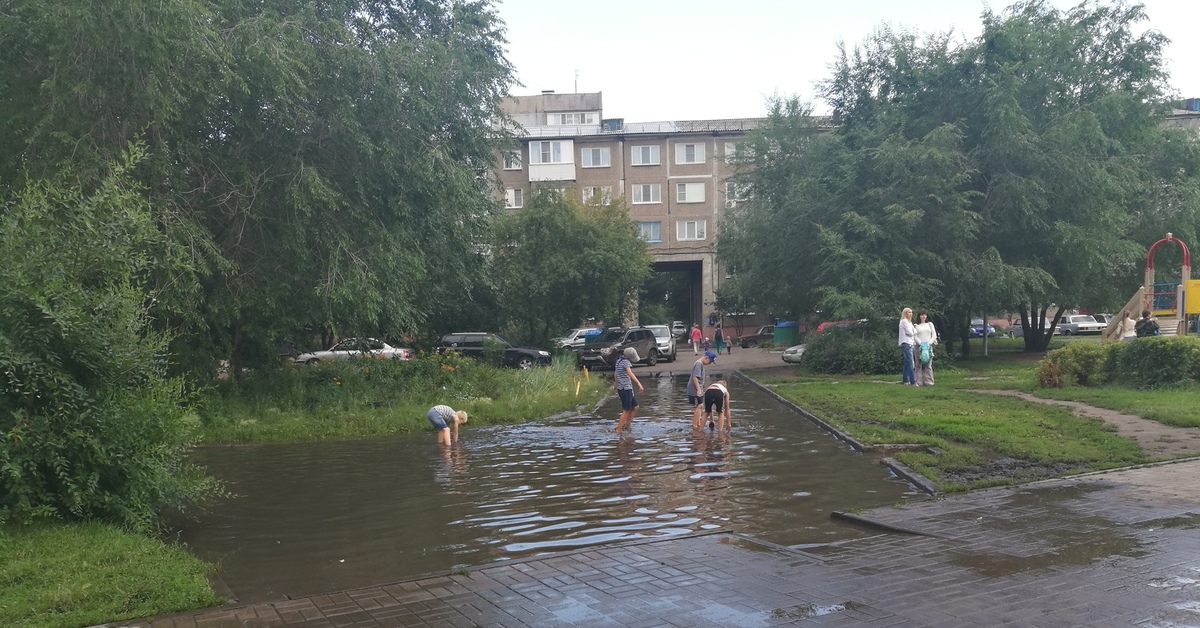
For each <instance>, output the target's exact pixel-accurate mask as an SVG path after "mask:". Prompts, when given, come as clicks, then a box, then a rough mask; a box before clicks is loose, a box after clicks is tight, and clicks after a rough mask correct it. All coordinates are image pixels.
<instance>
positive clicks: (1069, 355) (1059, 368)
mask: <svg viewBox="0 0 1200 628" xmlns="http://www.w3.org/2000/svg"><path fill="white" fill-rule="evenodd" d="M1112 350H1113V345H1112V344H1110V343H1095V342H1073V343H1071V344H1068V345H1067V346H1065V347H1063V348H1061V349H1055V350H1054V351H1051V352H1050V353H1048V354H1046V357H1045V358H1043V359H1042V360H1041V361H1040V362H1039V363H1038V365H1037V369H1036V371H1035V375H1036V378H1037V382H1038V385H1039V386H1042V387H1043V388H1058V387H1060V386H1062V385H1063V384H1064V383H1071V384H1077V385H1079V386H1087V385H1089V384H1092V383H1098V384H1102V383H1104V382H1106V381H1108V380H1109V379H1110V367H1109V364H1110V363H1111V361H1112Z"/></svg>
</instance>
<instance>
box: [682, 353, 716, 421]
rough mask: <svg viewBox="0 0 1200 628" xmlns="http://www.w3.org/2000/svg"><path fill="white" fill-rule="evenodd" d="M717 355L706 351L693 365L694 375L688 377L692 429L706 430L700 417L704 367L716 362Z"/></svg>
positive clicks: (702, 400)
mask: <svg viewBox="0 0 1200 628" xmlns="http://www.w3.org/2000/svg"><path fill="white" fill-rule="evenodd" d="M716 360H717V354H716V353H713V352H712V351H711V350H709V351H705V352H704V355H702V356H700V359H699V360H696V363H695V364H693V365H692V374H691V375H690V376H689V377H688V385H687V396H688V403H689V404H691V406H692V429H693V430H699V429H703V428H704V421H703V420H701V419H702V417H701V415H700V410H701V404H702V403H703V402H704V392H703V391H704V367H705V366H708V365H709V364H712V363H713V362H716Z"/></svg>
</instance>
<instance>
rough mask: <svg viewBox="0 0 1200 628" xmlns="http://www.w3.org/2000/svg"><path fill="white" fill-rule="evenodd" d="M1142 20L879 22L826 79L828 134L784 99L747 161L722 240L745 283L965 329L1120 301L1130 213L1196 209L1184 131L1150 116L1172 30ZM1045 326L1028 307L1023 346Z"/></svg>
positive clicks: (1181, 213) (1016, 11)
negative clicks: (964, 25)
mask: <svg viewBox="0 0 1200 628" xmlns="http://www.w3.org/2000/svg"><path fill="white" fill-rule="evenodd" d="M1144 19H1145V15H1144V13H1143V12H1142V9H1141V7H1140V6H1133V7H1130V6H1126V5H1124V4H1121V3H1117V4H1112V5H1102V4H1084V5H1080V6H1078V7H1076V8H1074V9H1071V10H1070V11H1067V12H1061V11H1058V10H1055V9H1053V8H1050V7H1048V6H1047V5H1046V4H1045V3H1044V2H1040V1H1036V0H1035V1H1030V2H1022V3H1018V4H1015V5H1013V6H1012V7H1010V8H1009V9H1007V10H1006V11H1005V12H1004V13H1003V14H994V13H992V12H990V11H987V12H985V13H984V15H983V21H984V32H983V34H982V35H981V36H980V37H979V38H977V39H975V40H971V41H966V42H963V43H962V44H960V45H952V43H951V39H950V37H949V35H939V36H933V37H930V38H928V39H926V40H925V41H918V39H917V37H916V36H915V35H913V34H911V33H906V32H893V31H891V30H890V29H887V28H884V29H880V30H879V31H877V32H876V33H875V34H873V35H872V36H871V37H870V38H869V39H868V40H867V41H866V42H865V43H864V44H863V45H862V46H860V47H858V48H855V49H854V50H853V51H852V52H847V51H845V50H843V51H842V53H841V55H840V58H839V59H838V60H837V61H836V63H835V64H834V72H833V76H832V77H831V78H830V79H828V80H827V81H825V82H824V83H823V84H822V85H821V95H822V96H823V97H824V98H825V99H826V100H827V101H828V102H829V103H830V104H831V105H832V106H833V118H832V121H833V122H834V123H835V130H834V131H833V132H832V133H830V134H829V135H828V136H825V137H820V136H816V135H815V134H814V132H813V129H814V128H815V127H816V121H815V120H814V119H813V118H812V117H811V116H810V115H809V112H808V111H807V109H806V108H804V107H802V106H800V105H799V104H797V103H795V102H794V101H783V102H781V103H777V104H776V105H775V107H774V110H773V113H772V116H771V124H770V125H769V127H768V129H767V130H766V131H764V132H763V133H762V134H761V136H760V137H759V138H758V139H757V140H756V143H755V147H756V152H755V155H754V161H753V166H754V168H753V170H752V171H750V172H748V173H747V174H746V175H745V176H746V178H747V180H748V181H749V182H750V183H751V184H752V185H753V188H754V190H755V195H756V197H755V199H754V201H753V202H751V203H750V204H748V206H747V207H746V208H745V210H744V211H743V212H739V213H738V214H735V215H734V224H733V225H732V227H731V228H730V229H727V233H728V234H730V237H729V242H726V241H724V239H723V241H722V248H721V251H722V255H727V256H729V257H727V258H726V259H730V260H734V261H736V262H737V264H738V271H739V274H741V273H742V272H743V268H748V269H749V270H750V273H751V274H752V275H753V277H750V278H748V279H750V282H751V283H752V284H759V283H762V282H763V281H765V280H766V273H765V272H764V271H767V272H769V270H770V269H771V268H782V269H787V270H785V271H784V272H785V275H784V277H785V278H787V279H790V281H789V282H788V285H789V288H790V290H789V291H791V292H794V293H796V294H799V295H805V297H806V301H804V302H797V305H800V306H805V305H809V304H811V305H812V306H813V307H815V308H820V309H822V310H824V311H827V312H830V313H831V314H832V315H835V316H839V317H842V316H844V317H847V318H851V317H860V316H868V317H874V316H889V317H895V316H896V315H897V313H898V312H899V310H900V308H901V307H902V306H905V305H908V306H912V307H914V308H917V307H919V308H923V309H926V310H929V311H930V312H931V313H932V314H933V315H934V316H935V317H938V318H939V320H947V321H949V322H950V323H952V325H953V326H952V328H950V329H944V330H943V331H945V332H950V333H952V334H954V333H957V334H959V335H961V336H962V338H963V341H964V348H966V347H968V346H969V345H966V344H965V342H966V333H967V321H968V320H969V318H970V315H971V313H978V312H983V311H996V310H997V309H1010V310H1018V311H1021V312H1022V314H1023V316H1022V319H1023V320H1025V321H1027V320H1029V319H1030V318H1033V319H1035V320H1037V319H1040V316H1037V315H1035V316H1034V317H1030V316H1029V313H1030V312H1031V311H1036V312H1038V314H1040V315H1044V314H1046V313H1047V312H1048V310H1047V308H1048V306H1049V304H1051V303H1057V304H1059V305H1060V306H1063V305H1076V304H1078V305H1082V306H1096V305H1101V304H1108V303H1113V302H1123V301H1124V300H1125V298H1126V297H1127V295H1128V293H1129V292H1131V291H1132V289H1133V287H1134V286H1136V285H1137V281H1138V280H1137V278H1136V277H1132V276H1130V275H1129V273H1128V270H1129V266H1130V265H1129V260H1131V259H1137V257H1138V251H1139V250H1144V248H1142V247H1144V246H1145V244H1142V243H1139V242H1138V241H1135V240H1134V239H1132V237H1131V236H1132V235H1133V234H1135V233H1136V232H1138V231H1139V230H1141V228H1140V227H1139V222H1142V223H1144V222H1152V223H1154V224H1156V225H1161V216H1162V214H1161V212H1160V210H1159V209H1158V207H1159V206H1160V205H1163V204H1165V205H1167V206H1168V207H1169V208H1170V210H1169V213H1171V214H1172V215H1174V216H1175V217H1180V218H1185V219H1188V220H1190V224H1195V222H1196V221H1195V217H1196V214H1195V212H1196V211H1197V210H1196V208H1195V206H1193V207H1192V208H1190V209H1189V208H1186V207H1185V204H1186V202H1185V201H1183V199H1190V198H1195V194H1196V190H1197V180H1198V179H1197V176H1196V173H1197V168H1196V163H1197V162H1195V161H1193V160H1192V158H1193V157H1194V155H1195V149H1194V148H1188V147H1192V146H1194V145H1195V139H1194V138H1185V137H1184V136H1183V135H1182V134H1180V133H1178V132H1176V131H1171V130H1167V129H1163V128H1162V127H1161V126H1160V125H1159V122H1160V120H1161V114H1162V112H1163V110H1162V108H1161V107H1160V106H1159V105H1157V104H1156V103H1161V102H1163V100H1164V98H1163V93H1162V80H1163V78H1164V73H1163V70H1162V58H1161V51H1162V46H1163V43H1164V39H1163V38H1162V36H1161V35H1160V34H1158V33H1156V32H1154V31H1146V32H1141V33H1140V34H1139V33H1137V32H1136V31H1138V30H1139V29H1137V28H1136V27H1137V25H1138V24H1139V23H1140V22H1141V21H1143V20H1144ZM1181 156H1184V157H1186V158H1187V159H1186V160H1185V163H1183V164H1179V166H1178V167H1176V168H1174V169H1172V168H1171V167H1164V166H1165V162H1167V161H1169V160H1171V159H1178V158H1179V157H1181ZM1189 216H1190V218H1188V217H1189ZM723 238H724V234H723ZM782 238H787V239H788V240H790V241H791V242H793V243H794V244H793V247H791V248H790V249H789V248H788V247H786V246H783V244H784V242H786V241H788V240H783V239H782ZM727 244H732V245H735V246H734V247H729V246H726V245H727ZM729 248H736V249H740V250H743V251H756V252H761V253H763V254H764V255H765V256H766V257H767V259H765V260H762V261H759V262H754V261H753V260H745V259H742V258H738V257H736V253H730V252H729V250H728V249H729ZM797 249H801V250H797ZM797 269H802V271H801V274H800V275H799V276H797V275H796V274H795V273H797ZM1122 295H1124V296H1122ZM1059 311H1061V307H1060V308H1059ZM1023 324H1026V325H1027V323H1023ZM1051 331H1052V330H1048V331H1047V332H1046V334H1044V335H1039V334H1036V333H1030V329H1029V327H1028V326H1026V328H1025V332H1026V333H1025V342H1026V348H1027V349H1029V350H1037V349H1042V348H1044V347H1045V343H1046V342H1047V341H1048V339H1049V333H1050V332H1051Z"/></svg>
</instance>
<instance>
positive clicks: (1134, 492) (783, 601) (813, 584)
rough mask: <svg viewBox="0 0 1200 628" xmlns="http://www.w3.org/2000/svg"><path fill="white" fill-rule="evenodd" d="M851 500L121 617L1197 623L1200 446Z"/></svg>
mask: <svg viewBox="0 0 1200 628" xmlns="http://www.w3.org/2000/svg"><path fill="white" fill-rule="evenodd" d="M735 353H736V350H735ZM846 516H847V517H849V518H851V519H855V520H857V523H854V522H848V525H870V526H871V527H872V528H873V529H877V530H879V533H878V534H877V535H874V536H869V537H866V538H863V539H859V540H856V541H852V542H846V543H840V544H832V545H822V546H807V547H780V546H771V545H767V544H764V543H760V542H758V541H755V540H753V539H749V538H744V537H741V536H738V535H733V534H728V533H718V534H709V535H695V536H687V537H681V538H671V539H665V540H654V541H645V542H636V543H628V544H622V545H613V546H605V547H599V548H595V549H588V550H580V551H575V552H569V553H562V554H554V555H550V556H544V557H538V558H531V559H526V560H521V561H511V562H507V563H502V564H496V565H491V566H484V567H480V568H476V569H472V570H470V571H469V572H468V573H465V574H458V575H440V576H436V577H428V578H423V579H419V580H413V581H408V582H400V583H395V584H390V585H383V586H377V587H370V588H365V589H358V590H354V591H346V592H342V593H334V594H329V595H322V596H315V597H312V598H305V599H298V600H285V601H280V602H275V603H270V604H258V605H253V606H243V607H235V608H221V609H215V610H210V611H204V612H199V613H188V614H181V615H175V616H169V617H161V618H157V619H154V620H152V621H151V620H145V621H140V622H127V623H117V624H112V625H113V626H154V627H160V626H163V627H166V626H170V627H175V626H187V627H189V628H192V627H199V626H214V627H215V626H220V627H224V626H230V627H232V626H239V627H242V626H246V627H251V626H283V625H286V626H312V627H325V626H361V627H364V628H365V627H375V626H637V627H650V626H785V625H786V626H913V627H917V626H922V627H924V626H999V625H1011V626H1129V625H1137V626H1143V627H1146V628H1151V627H1162V628H1166V627H1168V626H1184V625H1200V535H1198V534H1197V533H1196V529H1197V528H1200V460H1197V459H1193V460H1189V461H1183V462H1176V463H1164V464H1160V465H1154V466H1147V467H1141V468H1134V469H1127V470H1121V471H1114V472H1107V473H1099V474H1090V475H1087V476H1079V477H1075V478H1072V479H1062V480H1053V481H1047V482H1040V483H1036V484H1030V485H1025V486H1022V487H1017V488H1001V489H988V490H981V491H974V492H971V493H969V494H965V495H960V496H954V497H951V498H948V499H944V500H940V501H930V502H922V503H916V504H909V505H905V506H903V507H895V508H881V509H875V510H872V511H867V512H864V513H857V514H855V515H846Z"/></svg>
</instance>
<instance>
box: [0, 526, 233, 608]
mask: <svg viewBox="0 0 1200 628" xmlns="http://www.w3.org/2000/svg"><path fill="white" fill-rule="evenodd" d="M214 569H215V567H214V566H213V565H210V564H207V563H204V562H202V561H200V560H198V559H196V558H194V557H192V556H191V555H190V554H188V553H187V552H186V551H184V550H182V549H180V548H178V547H172V546H169V545H166V544H164V543H163V542H162V541H158V540H156V539H152V538H148V537H145V536H140V535H137V534H132V533H129V532H124V531H122V530H120V529H118V528H116V527H113V526H109V525H105V524H100V523H78V524H40V525H29V526H15V525H9V526H0V626H22V627H25V628H76V627H79V626H91V625H95V624H100V623H104V622H110V621H115V620H120V619H134V618H140V617H149V616H152V615H159V614H163V613H171V612H176V611H183V610H190V609H196V608H203V607H208V606H215V605H218V604H220V603H221V602H222V600H221V599H220V598H218V597H216V596H214V595H213V593H212V590H211V589H210V588H209V585H208V581H207V579H206V578H205V576H206V574H208V573H210V572H212V571H213V570H214Z"/></svg>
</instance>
